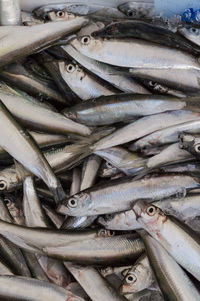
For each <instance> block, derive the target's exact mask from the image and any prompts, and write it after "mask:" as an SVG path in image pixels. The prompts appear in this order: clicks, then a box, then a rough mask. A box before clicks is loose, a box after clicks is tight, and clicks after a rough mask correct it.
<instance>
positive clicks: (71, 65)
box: [66, 64, 75, 73]
mask: <svg viewBox="0 0 200 301" xmlns="http://www.w3.org/2000/svg"><path fill="white" fill-rule="evenodd" d="M66 70H67V72H69V73H72V72H74V70H75V66H74V65H73V64H68V65H67V67H66Z"/></svg>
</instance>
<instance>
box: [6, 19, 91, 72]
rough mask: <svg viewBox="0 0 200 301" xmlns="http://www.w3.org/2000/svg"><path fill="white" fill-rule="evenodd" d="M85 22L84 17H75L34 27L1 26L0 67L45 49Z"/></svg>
mask: <svg viewBox="0 0 200 301" xmlns="http://www.w3.org/2000/svg"><path fill="white" fill-rule="evenodd" d="M86 22H87V20H86V19H85V18H84V17H76V18H75V19H74V20H70V21H63V22H56V23H53V22H49V23H46V24H41V25H40V24H39V25H35V26H2V27H1V28H0V40H1V47H0V56H1V58H0V67H2V66H4V65H7V64H9V63H12V62H13V61H16V60H18V59H20V58H21V57H25V56H28V55H30V54H32V53H34V52H37V51H39V50H41V49H44V48H47V47H48V46H49V45H51V44H52V43H53V42H55V41H57V40H59V39H60V38H62V37H63V36H64V35H67V34H69V33H71V32H73V31H76V30H78V29H79V28H80V27H81V26H83V25H84V24H85V23H86ZM38 33H39V34H38Z"/></svg>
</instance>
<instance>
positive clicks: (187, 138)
mask: <svg viewBox="0 0 200 301" xmlns="http://www.w3.org/2000/svg"><path fill="white" fill-rule="evenodd" d="M179 147H180V148H181V150H182V151H187V152H189V154H191V155H192V156H195V157H196V159H197V160H199V159H200V156H199V153H200V138H199V137H198V136H197V137H195V136H194V135H191V134H189V133H188V134H187V133H181V134H180V135H179Z"/></svg>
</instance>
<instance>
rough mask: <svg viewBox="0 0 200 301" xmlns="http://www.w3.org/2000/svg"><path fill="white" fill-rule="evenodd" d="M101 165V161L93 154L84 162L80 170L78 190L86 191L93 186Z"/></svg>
mask: <svg viewBox="0 0 200 301" xmlns="http://www.w3.org/2000/svg"><path fill="white" fill-rule="evenodd" d="M101 163H102V159H101V158H100V157H99V156H97V155H95V154H93V155H91V156H89V157H88V158H87V159H86V160H85V162H84V165H83V169H82V178H81V185H80V190H84V189H87V188H89V187H92V186H93V185H94V184H95V181H96V178H97V176H98V171H99V168H100V165H101Z"/></svg>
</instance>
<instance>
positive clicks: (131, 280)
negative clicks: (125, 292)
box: [125, 275, 137, 283]
mask: <svg viewBox="0 0 200 301" xmlns="http://www.w3.org/2000/svg"><path fill="white" fill-rule="evenodd" d="M125 279H126V282H127V283H134V282H136V281H137V278H136V276H135V275H128V276H126V278H125Z"/></svg>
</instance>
